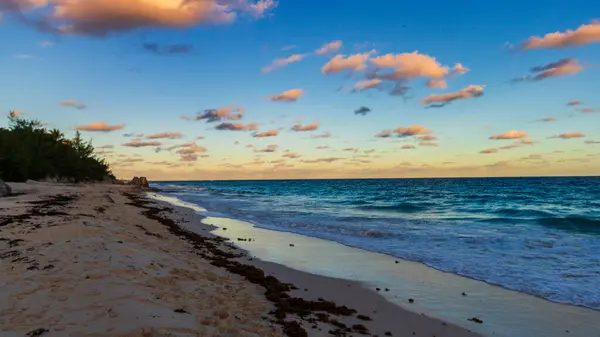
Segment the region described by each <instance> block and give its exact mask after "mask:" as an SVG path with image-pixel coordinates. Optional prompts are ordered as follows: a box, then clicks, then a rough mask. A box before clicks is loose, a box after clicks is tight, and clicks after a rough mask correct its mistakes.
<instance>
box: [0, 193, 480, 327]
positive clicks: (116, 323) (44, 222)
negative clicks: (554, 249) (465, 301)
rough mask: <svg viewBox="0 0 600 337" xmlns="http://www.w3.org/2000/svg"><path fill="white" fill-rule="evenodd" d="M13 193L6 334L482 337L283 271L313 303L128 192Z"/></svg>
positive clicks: (176, 215)
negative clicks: (352, 303)
mask: <svg viewBox="0 0 600 337" xmlns="http://www.w3.org/2000/svg"><path fill="white" fill-rule="evenodd" d="M10 185H11V187H13V189H14V190H15V192H16V193H23V192H24V193H25V194H20V195H17V196H14V197H9V198H2V199H0V209H1V213H0V214H1V216H2V219H0V224H1V225H0V237H1V238H2V239H1V240H0V256H1V259H0V263H1V264H0V269H2V271H3V273H2V274H0V275H2V276H0V295H1V297H2V298H6V299H8V300H7V301H4V300H3V301H0V302H2V304H0V318H1V320H2V321H3V322H6V323H3V325H2V326H1V327H0V328H1V329H2V330H0V331H1V332H2V335H3V336H4V335H7V336H12V335H15V336H17V335H23V334H26V333H29V334H33V335H38V336H41V335H44V336H46V335H47V336H62V335H65V334H69V333H75V334H84V335H87V336H144V337H146V336H163V335H164V334H167V333H170V334H171V335H175V336H197V335H200V336H283V335H287V336H307V335H308V336H327V335H331V334H333V335H339V336H344V335H346V336H355V335H371V336H374V335H379V336H383V335H392V336H412V335H413V333H414V334H416V335H425V336H428V335H432V334H435V335H436V336H438V337H439V336H457V337H461V336H477V334H475V333H471V332H469V331H467V330H465V329H462V328H460V327H457V326H454V325H452V324H448V323H443V322H442V321H440V320H437V319H434V318H431V317H426V316H423V315H418V314H414V313H412V312H410V311H407V310H405V309H402V308H400V307H397V306H395V305H393V304H391V303H388V302H387V301H386V300H385V299H384V298H383V297H381V296H378V295H377V294H376V293H372V292H371V291H370V290H367V289H364V291H362V290H360V289H359V287H358V286H357V287H354V286H353V285H351V286H350V288H354V289H352V291H349V290H346V289H344V290H343V291H340V294H341V295H339V296H341V297H342V299H343V298H354V299H359V301H358V302H359V303H358V304H361V303H363V304H364V301H362V300H361V299H365V300H366V301H367V302H368V303H371V305H375V306H377V307H381V308H383V310H381V311H388V314H389V316H390V317H389V319H390V320H389V321H386V320H385V319H383V318H381V319H380V317H383V315H382V314H381V312H379V311H378V312H377V313H369V312H368V310H367V309H365V308H360V307H358V306H357V307H356V308H351V307H348V306H346V305H344V304H343V303H341V302H340V303H339V304H335V303H333V302H329V301H327V300H328V299H329V296H328V295H330V294H333V293H334V290H336V289H330V291H329V294H328V293H327V291H326V289H325V291H323V290H319V289H317V288H318V287H319V286H318V284H324V285H330V286H333V288H340V287H339V284H340V283H339V282H345V283H344V284H345V285H346V284H349V283H348V282H347V281H341V280H336V279H331V280H328V279H327V278H324V277H322V276H318V275H311V274H308V273H303V272H300V271H292V269H290V268H287V267H283V266H281V268H282V271H280V272H277V274H278V277H280V275H288V276H287V277H285V278H286V279H285V280H284V281H285V282H289V281H288V279H289V280H290V281H291V282H293V283H297V282H300V283H303V284H314V286H312V285H311V286H310V287H311V288H312V289H310V291H309V290H307V291H306V294H304V291H303V289H293V288H294V287H292V286H290V285H289V284H286V283H283V282H282V281H279V280H278V279H276V278H275V277H273V276H271V275H269V274H272V273H273V272H271V271H270V270H269V269H268V268H267V267H264V269H265V270H267V273H265V271H263V270H262V269H261V268H260V267H256V265H255V264H258V265H260V266H261V267H262V266H263V265H264V266H267V265H269V263H268V262H263V261H258V260H256V259H252V260H253V261H250V262H254V263H253V264H248V263H246V262H248V261H244V263H242V262H240V260H243V259H248V257H247V253H245V252H244V251H243V250H242V249H239V248H237V247H234V246H233V245H232V244H231V243H228V242H225V241H226V240H225V239H222V238H218V237H217V236H215V235H213V234H211V233H208V232H209V230H208V228H209V227H208V225H205V226H206V228H205V229H206V231H207V233H206V235H204V234H205V233H202V235H200V234H197V233H194V232H192V231H190V230H186V229H187V228H186V218H185V216H184V215H185V214H184V213H186V212H187V213H188V214H189V213H190V212H191V213H194V212H193V211H191V210H184V209H182V208H178V207H163V206H164V205H161V204H160V203H159V202H154V201H152V200H149V199H147V198H146V197H145V196H144V195H143V194H140V193H137V192H136V191H133V190H132V189H131V188H127V187H118V186H113V185H78V186H72V185H57V184H44V183H40V184H38V183H35V184H10ZM193 215H194V217H191V218H189V219H188V220H191V221H192V222H191V223H192V224H193V225H195V226H198V225H199V223H198V222H199V221H197V220H198V219H199V218H198V217H197V216H196V215H195V213H194V214H193ZM180 217H181V218H180ZM182 239H183V240H182ZM84 275H85V276H84ZM303 278H304V279H303ZM282 279H283V278H282ZM300 283H298V284H300ZM307 289H308V288H307ZM313 289H317V290H314V291H313ZM337 290H339V289H337ZM301 295H304V296H301ZM349 295H352V296H349ZM311 296H312V297H311ZM317 296H319V297H321V296H322V297H323V298H324V299H323V300H321V299H320V298H319V297H317ZM314 297H317V298H316V299H315V298H314ZM33 304H35V305H33ZM386 305H387V307H386ZM371 309H372V308H371ZM388 309H389V310H388ZM389 311H391V312H389ZM358 315H362V316H360V318H362V319H360V318H359V317H358ZM380 315H381V316H380ZM367 316H369V317H367ZM369 318H370V319H371V320H368V319H369ZM386 322H387V323H386ZM402 324H404V325H402ZM389 325H391V326H390V327H389V328H388V326H389Z"/></svg>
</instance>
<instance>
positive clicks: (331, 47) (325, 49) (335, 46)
mask: <svg viewBox="0 0 600 337" xmlns="http://www.w3.org/2000/svg"><path fill="white" fill-rule="evenodd" d="M340 48H342V41H339V40H338V41H332V42H329V43H327V44H325V45H323V46H322V47H321V48H319V49H317V50H315V54H319V55H324V54H329V53H335V52H336V51H338V50H340Z"/></svg>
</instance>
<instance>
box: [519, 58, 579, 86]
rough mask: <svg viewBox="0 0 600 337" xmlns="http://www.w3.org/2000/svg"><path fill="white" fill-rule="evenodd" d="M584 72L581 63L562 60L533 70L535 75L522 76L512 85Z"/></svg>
mask: <svg viewBox="0 0 600 337" xmlns="http://www.w3.org/2000/svg"><path fill="white" fill-rule="evenodd" d="M581 70H583V66H581V65H580V64H579V61H577V60H576V59H572V58H564V59H560V60H558V61H556V62H553V63H549V64H546V65H543V66H536V67H533V68H531V72H532V73H535V75H533V76H532V75H527V76H521V77H518V78H514V79H512V80H511V82H512V83H517V82H523V81H541V80H545V79H548V78H551V77H561V76H565V75H573V74H576V73H578V72H580V71H581Z"/></svg>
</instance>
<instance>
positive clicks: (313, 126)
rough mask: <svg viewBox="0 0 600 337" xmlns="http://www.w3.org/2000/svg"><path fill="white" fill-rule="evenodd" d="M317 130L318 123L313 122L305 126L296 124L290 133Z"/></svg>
mask: <svg viewBox="0 0 600 337" xmlns="http://www.w3.org/2000/svg"><path fill="white" fill-rule="evenodd" d="M318 128H319V123H317V122H313V123H310V124H307V125H302V124H296V125H294V126H293V127H292V129H291V130H292V131H314V130H316V129H318Z"/></svg>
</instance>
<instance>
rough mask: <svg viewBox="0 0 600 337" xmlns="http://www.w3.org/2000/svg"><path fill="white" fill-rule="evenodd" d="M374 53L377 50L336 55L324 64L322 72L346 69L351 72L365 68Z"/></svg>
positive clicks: (335, 71) (330, 72)
mask: <svg viewBox="0 0 600 337" xmlns="http://www.w3.org/2000/svg"><path fill="white" fill-rule="evenodd" d="M374 53H375V50H372V51H370V52H367V53H361V54H353V55H349V56H347V57H346V56H345V55H336V56H335V57H334V58H332V59H331V60H329V62H327V63H326V64H325V65H324V66H323V68H322V69H321V72H323V74H337V73H341V72H343V71H346V70H348V71H351V72H353V71H360V70H363V69H365V67H366V65H365V63H366V62H367V60H368V59H369V57H371V55H372V54H374Z"/></svg>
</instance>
